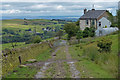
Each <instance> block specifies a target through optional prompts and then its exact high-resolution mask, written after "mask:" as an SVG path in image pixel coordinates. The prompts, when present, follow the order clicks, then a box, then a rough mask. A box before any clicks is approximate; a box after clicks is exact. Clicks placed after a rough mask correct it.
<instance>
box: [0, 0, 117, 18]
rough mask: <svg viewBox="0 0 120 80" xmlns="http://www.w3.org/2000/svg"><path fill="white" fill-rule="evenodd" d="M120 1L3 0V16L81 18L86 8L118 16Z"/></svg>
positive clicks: (0, 5) (1, 11)
mask: <svg viewBox="0 0 120 80" xmlns="http://www.w3.org/2000/svg"><path fill="white" fill-rule="evenodd" d="M118 1H119V0H106V1H104V0H90V1H89V2H88V0H84V1H83V0H66V1H65V2H64V0H2V4H0V7H1V9H0V14H2V15H3V16H81V15H83V10H84V8H87V9H88V10H91V9H92V8H93V4H94V8H95V9H96V10H109V11H110V12H111V13H112V14H113V15H116V10H117V7H118Z"/></svg>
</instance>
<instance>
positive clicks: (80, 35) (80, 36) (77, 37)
mask: <svg viewBox="0 0 120 80" xmlns="http://www.w3.org/2000/svg"><path fill="white" fill-rule="evenodd" d="M82 38H83V33H82V31H81V30H80V31H78V32H77V34H76V39H78V43H79V42H80V39H82Z"/></svg>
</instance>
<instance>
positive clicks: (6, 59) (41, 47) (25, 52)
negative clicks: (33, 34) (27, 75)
mask: <svg viewBox="0 0 120 80" xmlns="http://www.w3.org/2000/svg"><path fill="white" fill-rule="evenodd" d="M49 48H50V47H49V45H48V44H47V43H45V42H43V43H42V44H33V45H31V46H29V47H26V48H19V49H15V50H11V51H10V52H9V54H8V55H6V56H3V58H2V59H3V60H2V67H3V69H2V74H3V75H4V74H6V73H8V72H9V71H11V70H13V68H15V67H17V66H18V65H20V63H19V59H18V57H19V56H21V60H22V63H23V62H25V61H26V60H28V59H32V58H36V56H38V55H39V54H43V53H44V52H45V51H47V50H48V49H49Z"/></svg>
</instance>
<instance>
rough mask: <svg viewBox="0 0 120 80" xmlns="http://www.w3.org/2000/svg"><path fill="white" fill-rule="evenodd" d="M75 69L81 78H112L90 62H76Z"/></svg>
mask: <svg viewBox="0 0 120 80" xmlns="http://www.w3.org/2000/svg"><path fill="white" fill-rule="evenodd" d="M75 64H76V68H77V69H78V70H79V71H80V75H81V78H90V77H93V78H112V77H113V76H112V75H111V74H110V73H108V72H107V71H105V70H104V69H102V68H101V66H99V65H96V64H94V63H93V62H91V61H88V60H84V61H80V62H76V63H75Z"/></svg>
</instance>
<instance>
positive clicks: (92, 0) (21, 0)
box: [2, 0, 119, 2]
mask: <svg viewBox="0 0 120 80" xmlns="http://www.w3.org/2000/svg"><path fill="white" fill-rule="evenodd" d="M118 1H119V0H29V1H28V0H2V2H118Z"/></svg>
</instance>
